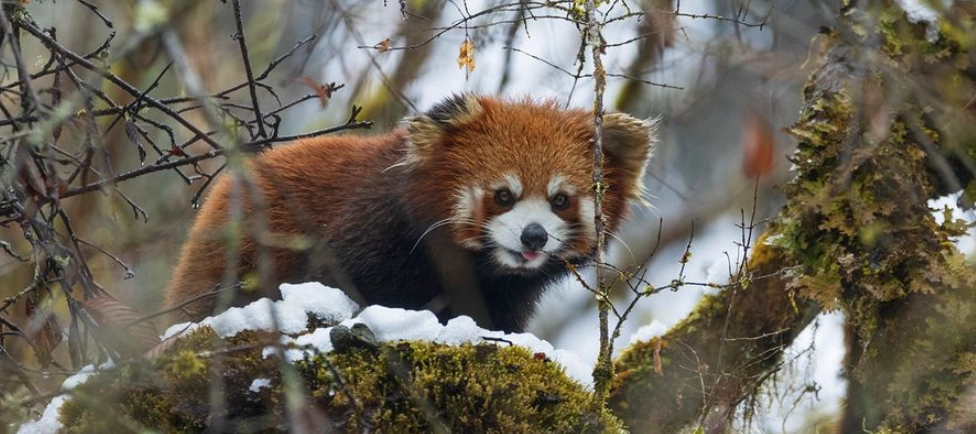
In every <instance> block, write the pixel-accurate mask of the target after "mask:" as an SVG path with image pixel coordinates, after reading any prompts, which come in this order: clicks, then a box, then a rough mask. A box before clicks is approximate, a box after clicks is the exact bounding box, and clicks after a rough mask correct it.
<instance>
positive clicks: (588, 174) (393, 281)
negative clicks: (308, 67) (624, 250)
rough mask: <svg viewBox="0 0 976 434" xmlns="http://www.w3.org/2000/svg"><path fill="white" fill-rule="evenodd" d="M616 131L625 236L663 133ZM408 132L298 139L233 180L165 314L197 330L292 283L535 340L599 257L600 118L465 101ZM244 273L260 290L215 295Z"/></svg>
mask: <svg viewBox="0 0 976 434" xmlns="http://www.w3.org/2000/svg"><path fill="white" fill-rule="evenodd" d="M603 122H604V123H603V146H604V154H605V166H604V168H603V173H604V177H605V181H606V190H605V191H606V193H605V196H604V201H603V212H604V215H605V218H606V225H605V226H606V229H607V230H608V231H613V230H615V229H616V228H617V227H618V225H619V223H620V222H621V220H622V219H623V218H624V216H625V214H626V213H627V208H628V206H629V204H630V203H631V202H635V201H639V200H640V195H641V192H642V178H643V174H644V170H645V166H646V163H647V160H648V158H649V157H650V154H651V148H652V127H651V125H650V124H649V123H648V122H644V121H640V120H637V119H634V118H632V117H630V116H627V115H625V114H621V113H607V114H606V115H605V116H604V118H603ZM406 123H407V125H406V128H401V129H397V130H395V131H393V132H392V133H389V134H386V135H381V136H375V137H356V136H349V135H344V136H328V137H318V138H312V139H305V140H299V141H296V142H294V143H292V144H289V145H286V146H281V147H278V148H275V149H273V150H269V151H267V152H264V153H263V154H261V155H259V156H257V157H255V158H252V159H250V161H248V163H247V164H246V165H245V167H246V169H247V170H244V171H243V174H242V175H224V176H222V177H221V178H220V179H219V180H217V181H216V182H215V184H214V185H213V187H212V190H211V191H210V193H209V195H208V197H207V198H206V200H205V202H204V205H203V207H202V209H201V210H200V214H199V216H198V217H197V219H196V222H195V223H194V225H193V227H192V229H191V231H190V234H189V239H188V241H187V242H186V244H185V245H184V247H183V250H182V254H181V258H180V260H179V263H178V265H177V267H176V269H175V271H174V275H173V278H172V281H171V282H170V284H169V286H168V288H167V304H168V305H169V306H171V307H174V308H175V307H178V308H179V309H177V310H178V311H179V312H181V313H182V315H181V316H182V317H183V319H190V320H199V319H201V318H202V317H204V316H206V315H209V314H211V313H213V311H214V309H215V308H216V307H218V305H221V306H220V307H224V308H226V307H227V305H228V304H229V305H240V304H243V303H246V302H248V301H251V300H254V299H256V298H258V297H261V296H274V295H276V293H277V290H276V288H277V286H278V284H279V283H283V282H304V281H319V282H322V283H325V284H327V285H331V286H336V287H339V288H343V289H344V290H345V291H347V292H348V293H349V294H350V295H351V296H352V298H353V299H354V300H356V301H357V302H359V303H361V304H363V303H365V304H380V305H385V306H392V307H403V308H412V309H423V308H427V309H431V310H434V311H435V313H437V314H438V316H439V318H440V319H441V320H442V321H444V320H447V319H449V318H451V317H453V316H456V315H459V314H466V315H469V316H472V317H473V318H474V319H475V320H476V321H477V322H478V323H479V325H481V326H482V327H490V328H495V329H499V330H504V331H508V332H518V331H522V330H523V329H524V327H525V325H526V322H527V320H528V319H529V317H530V316H531V315H532V313H533V310H534V307H535V304H536V302H537V300H538V299H539V297H540V295H541V294H542V292H543V289H544V288H545V287H546V286H547V285H548V284H549V283H552V282H553V281H555V280H557V279H559V278H561V277H564V276H565V275H566V274H567V273H568V272H569V271H568V267H567V265H566V264H567V263H569V264H574V265H581V264H583V263H586V262H587V261H590V260H592V257H593V256H594V254H595V252H596V250H595V249H596V232H595V230H594V222H593V215H594V193H593V190H594V189H593V181H592V165H593V136H594V127H593V122H592V115H591V113H590V112H588V111H585V110H579V109H571V110H564V109H560V108H559V107H558V106H557V105H556V103H555V102H553V101H550V102H542V103H539V102H534V101H531V100H519V101H503V100H499V99H495V98H491V97H483V96H472V95H455V96H453V97H451V98H448V99H446V100H444V101H443V102H441V103H439V104H437V105H435V106H434V107H433V108H432V109H430V110H429V111H427V112H426V113H425V114H423V115H420V116H418V117H415V118H412V119H408V120H407V122H406ZM242 179H243V180H244V181H243V182H242ZM229 265H232V266H230V267H229ZM241 279H243V280H244V281H249V282H251V283H250V284H247V285H244V286H245V287H250V288H252V290H240V289H238V290H237V291H235V293H233V294H231V295H225V296H221V295H218V296H216V297H204V296H203V295H204V294H208V293H210V292H212V291H213V290H214V289H215V288H216V287H218V286H220V285H221V283H222V282H223V283H228V282H237V281H239V280H241ZM255 282H256V283H255ZM253 288H257V289H256V290H255V289H253ZM218 299H221V300H223V301H224V302H225V303H218V301H217V300H218Z"/></svg>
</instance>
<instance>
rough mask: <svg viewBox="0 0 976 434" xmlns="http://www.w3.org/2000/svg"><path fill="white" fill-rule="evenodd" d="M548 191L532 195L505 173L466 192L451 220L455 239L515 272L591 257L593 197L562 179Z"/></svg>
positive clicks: (459, 197)
mask: <svg viewBox="0 0 976 434" xmlns="http://www.w3.org/2000/svg"><path fill="white" fill-rule="evenodd" d="M544 187H545V189H544V190H545V191H542V189H537V190H539V191H529V188H528V187H526V186H525V183H523V182H522V180H521V179H520V178H519V177H518V176H516V175H514V174H506V175H504V176H502V177H500V179H498V180H496V181H495V182H492V183H489V184H488V185H486V186H484V187H481V186H468V187H465V188H462V189H461V191H460V192H459V193H458V194H457V195H456V197H455V199H456V201H457V202H456V204H455V206H454V209H453V211H454V213H453V214H454V215H453V216H452V218H451V220H452V226H453V228H454V234H455V240H456V241H457V242H458V244H460V245H461V246H464V247H467V248H469V249H471V250H476V251H484V252H486V253H488V254H489V257H490V258H491V260H492V261H493V262H494V263H495V264H496V265H498V266H499V268H500V269H502V270H508V271H513V272H526V271H531V270H534V269H538V268H540V267H542V266H543V265H545V264H547V263H549V262H552V261H559V262H561V261H568V260H573V259H576V258H580V257H586V256H589V255H590V254H591V253H592V249H593V248H594V246H595V244H596V242H595V238H596V231H595V230H594V228H593V220H592V219H593V199H592V198H590V197H588V196H581V195H579V194H578V193H579V189H578V188H576V187H575V186H573V185H571V184H570V183H569V182H568V181H567V178H566V177H565V176H562V175H554V176H552V177H550V178H549V179H548V180H547V182H546V185H545V186H544Z"/></svg>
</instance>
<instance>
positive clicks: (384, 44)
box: [373, 38, 390, 53]
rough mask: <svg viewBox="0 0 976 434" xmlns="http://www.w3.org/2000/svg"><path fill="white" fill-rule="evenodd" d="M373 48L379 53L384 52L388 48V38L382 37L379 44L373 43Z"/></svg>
mask: <svg viewBox="0 0 976 434" xmlns="http://www.w3.org/2000/svg"><path fill="white" fill-rule="evenodd" d="M373 48H374V49H375V50H376V51H378V52H380V53H385V52H387V51H389V50H390V38H386V39H384V40H383V41H382V42H380V43H379V44H376V45H374V46H373Z"/></svg>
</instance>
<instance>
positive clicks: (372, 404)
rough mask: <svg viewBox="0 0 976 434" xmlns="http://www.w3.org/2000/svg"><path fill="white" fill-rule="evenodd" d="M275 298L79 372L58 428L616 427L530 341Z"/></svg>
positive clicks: (333, 294) (323, 291)
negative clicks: (132, 356)
mask: <svg viewBox="0 0 976 434" xmlns="http://www.w3.org/2000/svg"><path fill="white" fill-rule="evenodd" d="M282 292H283V296H284V300H282V301H278V302H275V303H271V302H270V301H268V300H266V299H265V300H262V301H260V302H256V303H254V304H252V305H251V306H247V307H244V308H235V309H231V310H230V311H228V312H225V313H224V314H222V315H219V316H217V317H214V318H208V319H207V320H204V321H203V322H201V323H200V324H199V325H190V326H188V327H189V328H188V329H185V331H184V333H183V335H182V336H178V337H176V338H175V339H174V340H173V341H172V342H165V343H163V344H162V347H160V348H157V349H156V350H154V351H152V352H151V353H152V354H151V355H150V356H147V357H145V358H142V359H139V360H135V361H127V362H122V363H119V364H118V366H117V367H113V368H109V369H107V370H104V371H103V372H101V373H98V374H94V375H91V376H90V377H88V379H87V380H85V381H84V382H82V383H81V384H80V385H78V386H76V387H74V388H72V389H71V390H70V392H69V393H68V394H67V400H66V401H65V402H64V403H63V404H62V405H61V406H60V410H59V417H58V419H59V422H60V432H68V433H106V432H116V433H118V432H137V431H143V430H144V429H150V430H160V431H164V432H203V431H208V430H209V431H214V430H215V431H217V432H224V431H232V432H276V431H292V430H294V429H299V431H301V429H300V428H302V426H303V425H307V426H306V427H312V428H313V429H314V430H315V431H324V432H357V433H358V432H404V433H407V432H425V433H426V432H471V433H479V432H499V433H502V432H504V433H518V432H552V433H559V432H619V431H620V430H621V427H622V425H621V423H620V422H619V420H618V419H616V418H615V417H614V416H612V415H610V414H594V413H593V412H592V411H591V409H592V407H593V406H592V402H591V400H592V393H591V392H590V391H589V390H588V389H587V387H586V386H585V385H584V384H583V383H581V381H580V378H579V377H580V376H581V375H580V374H581V371H583V372H586V370H585V369H581V366H579V365H574V364H573V361H567V359H568V358H571V355H568V354H566V353H565V352H561V351H554V350H552V348H551V346H549V345H548V344H546V343H544V342H542V341H539V340H537V339H535V338H534V337H531V336H530V335H524V334H523V335H505V334H503V333H499V332H489V331H486V330H482V329H479V328H477V326H475V325H474V323H473V321H471V320H470V319H468V318H463V317H462V318H458V319H455V320H452V321H451V322H450V323H449V324H448V325H447V326H442V325H440V324H438V323H437V321H436V318H435V317H434V316H433V314H430V313H429V312H412V311H404V310H402V309H387V308H383V307H379V306H373V307H369V308H367V309H366V310H364V311H363V312H361V313H360V315H359V316H358V317H356V318H352V319H349V318H348V317H349V316H350V315H351V312H352V309H351V308H349V307H348V305H351V304H352V303H351V302H350V301H348V299H345V298H344V296H342V295H341V293H339V292H338V290H334V289H332V288H326V287H322V286H321V285H312V284H306V285H304V286H292V285H283V287H282ZM315 298H318V300H315ZM337 305H339V306H342V305H346V306H347V307H345V308H339V309H336V308H335V307H336V306H337ZM272 311H273V312H274V313H275V314H274V315H272V314H271V312H272ZM306 318H308V328H306V329H303V330H299V329H300V328H301V327H300V326H301V324H303V323H305V322H306ZM323 318H327V319H328V321H326V322H325V323H323ZM340 321H342V324H343V325H334V324H336V323H337V322H340ZM367 325H370V326H372V327H373V328H374V329H375V330H376V333H375V335H374V333H373V330H371V329H370V328H369V326H367ZM184 327H186V326H184ZM174 330H175V329H174ZM283 332H284V333H283ZM398 335H399V336H414V337H415V338H416V339H414V340H399V339H397V338H396V336H398ZM486 335H490V336H492V337H495V338H497V340H491V341H485V340H482V339H481V336H486ZM506 341H510V342H506ZM512 342H514V343H522V344H523V345H528V347H526V346H520V345H513V344H512ZM540 350H541V351H540ZM567 363H568V364H567ZM566 369H569V370H570V372H571V374H572V376H570V375H567V374H566Z"/></svg>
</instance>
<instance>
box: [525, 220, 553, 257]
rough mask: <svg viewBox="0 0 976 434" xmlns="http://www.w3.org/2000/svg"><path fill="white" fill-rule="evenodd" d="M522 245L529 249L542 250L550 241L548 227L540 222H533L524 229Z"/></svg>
mask: <svg viewBox="0 0 976 434" xmlns="http://www.w3.org/2000/svg"><path fill="white" fill-rule="evenodd" d="M521 239H522V245H523V246H525V248H527V249H529V250H533V251H535V250H542V247H544V246H545V245H546V241H549V234H547V233H546V229H545V228H543V227H542V225H540V224H538V223H531V224H529V225H528V226H526V227H525V229H523V230H522V238H521Z"/></svg>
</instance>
